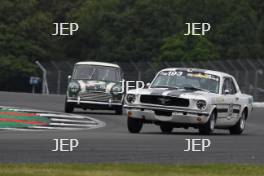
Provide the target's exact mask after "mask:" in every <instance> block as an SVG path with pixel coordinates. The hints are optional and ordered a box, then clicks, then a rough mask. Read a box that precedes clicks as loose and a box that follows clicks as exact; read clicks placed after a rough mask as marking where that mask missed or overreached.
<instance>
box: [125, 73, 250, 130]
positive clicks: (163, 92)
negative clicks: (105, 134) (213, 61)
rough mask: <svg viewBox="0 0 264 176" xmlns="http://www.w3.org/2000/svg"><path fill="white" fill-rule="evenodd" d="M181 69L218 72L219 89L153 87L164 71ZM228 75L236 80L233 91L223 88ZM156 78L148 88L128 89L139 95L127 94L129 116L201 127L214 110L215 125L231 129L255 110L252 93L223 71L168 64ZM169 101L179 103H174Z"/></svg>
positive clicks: (130, 92)
mask: <svg viewBox="0 0 264 176" xmlns="http://www.w3.org/2000/svg"><path fill="white" fill-rule="evenodd" d="M181 71H184V72H186V74H188V75H189V74H190V75H192V74H193V75H195V74H196V75H195V76H198V77H199V76H200V77H201V78H203V76H204V75H206V76H207V75H213V76H215V77H216V78H217V81H219V88H218V89H219V90H218V92H215V93H212V92H207V91H203V90H191V91H186V90H184V89H169V88H152V87H153V82H154V80H155V79H156V78H157V76H158V75H160V74H161V73H167V72H168V73H170V72H175V73H176V74H177V73H178V72H181ZM200 73H201V74H200ZM199 74H200V75H199ZM218 78H219V80H218ZM214 79H215V78H214ZM225 79H228V81H229V84H230V81H231V80H232V81H233V85H234V87H235V89H236V90H235V92H234V93H229V92H228V90H223V84H224V80H225ZM154 80H153V81H152V83H151V84H150V86H149V88H147V89H134V90H130V91H128V92H127V96H130V95H135V97H136V98H135V100H134V102H133V103H131V102H128V100H127V96H126V98H125V105H124V108H125V109H126V111H127V114H128V116H129V117H128V118H133V119H141V122H143V123H149V122H150V123H155V124H157V125H160V124H162V123H163V124H164V123H166V124H169V125H170V126H171V127H184V128H188V127H195V128H199V127H202V126H203V125H204V124H206V123H208V120H209V119H210V117H211V114H212V113H215V116H216V117H215V124H214V127H213V128H219V129H229V128H232V127H233V126H235V125H236V124H237V123H238V122H239V120H240V119H241V116H242V115H243V113H244V114H245V120H246V119H247V118H248V117H249V116H250V114H251V112H252V110H253V107H252V103H253V97H252V96H250V95H247V94H243V93H241V91H240V89H239V86H238V84H237V82H236V80H235V78H234V77H233V76H231V75H229V74H226V73H223V72H217V71H211V70H203V69H193V68H167V69H163V70H161V71H160V72H159V73H158V74H157V75H156V77H155V78H154ZM228 81H227V82H228ZM226 84H228V83H225V86H226ZM233 89H234V88H233ZM225 91H226V92H225ZM232 91H233V90H232ZM199 100H203V101H205V102H206V106H205V107H204V108H201V109H199V108H198V106H197V101H199ZM169 102H174V103H176V104H179V105H172V104H169ZM181 102H182V104H181ZM184 102H185V103H184ZM187 102H189V103H187ZM241 123H242V122H241ZM243 123H244V122H243ZM242 125H245V124H242ZM212 130H213V129H212ZM243 130H244V129H243ZM243 130H242V131H243Z"/></svg>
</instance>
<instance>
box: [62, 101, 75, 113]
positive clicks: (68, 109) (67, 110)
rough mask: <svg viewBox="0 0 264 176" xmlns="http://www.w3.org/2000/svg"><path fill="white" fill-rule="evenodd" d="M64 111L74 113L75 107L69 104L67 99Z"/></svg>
mask: <svg viewBox="0 0 264 176" xmlns="http://www.w3.org/2000/svg"><path fill="white" fill-rule="evenodd" d="M64 111H65V112H66V113H72V112H73V111H74V106H73V104H71V103H69V102H67V99H66V100H65V105H64Z"/></svg>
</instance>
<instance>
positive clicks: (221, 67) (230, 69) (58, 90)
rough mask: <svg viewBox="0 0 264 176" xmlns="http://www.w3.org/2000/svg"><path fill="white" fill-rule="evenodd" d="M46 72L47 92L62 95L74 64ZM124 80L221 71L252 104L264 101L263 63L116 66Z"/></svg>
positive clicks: (58, 64) (47, 64)
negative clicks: (183, 70) (168, 71)
mask: <svg viewBox="0 0 264 176" xmlns="http://www.w3.org/2000/svg"><path fill="white" fill-rule="evenodd" d="M41 64H42V65H43V66H44V67H45V69H46V70H47V82H48V86H49V92H50V93H52V94H65V92H66V88H67V77H68V75H69V74H71V73H72V68H73V65H74V62H66V61H65V62H63V61H62V62H55V61H50V62H43V63H41ZM117 64H119V65H120V67H121V68H122V70H123V73H124V78H125V79H126V80H141V81H144V82H150V81H151V80H152V79H153V77H154V76H155V74H156V73H157V72H158V71H159V70H161V69H163V68H167V67H191V68H203V69H210V70H216V71H222V72H226V73H229V74H231V75H233V76H234V77H235V78H236V79H237V81H238V84H239V86H240V89H241V90H242V92H243V93H247V94H251V95H253V96H254V100H255V101H264V80H263V76H264V72H263V70H264V59H243V60H236V59H232V60H216V61H207V62H205V61H198V62H197V61H196V62H195V61H188V62H181V61H179V62H162V63H156V62H155V63H154V62H153V63H152V62H145V61H142V62H134V61H129V62H119V63H117Z"/></svg>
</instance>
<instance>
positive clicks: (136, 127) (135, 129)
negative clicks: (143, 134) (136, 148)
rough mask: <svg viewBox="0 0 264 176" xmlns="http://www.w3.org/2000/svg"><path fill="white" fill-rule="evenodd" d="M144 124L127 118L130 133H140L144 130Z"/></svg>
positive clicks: (138, 120)
mask: <svg viewBox="0 0 264 176" xmlns="http://www.w3.org/2000/svg"><path fill="white" fill-rule="evenodd" d="M142 126H143V122H142V121H141V119H135V118H131V117H128V118H127V128H128V131H129V132H130V133H139V132H140V131H141V129H142Z"/></svg>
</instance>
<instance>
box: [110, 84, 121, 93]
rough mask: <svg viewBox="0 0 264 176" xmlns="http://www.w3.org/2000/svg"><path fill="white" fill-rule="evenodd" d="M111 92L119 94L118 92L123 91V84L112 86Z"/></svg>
mask: <svg viewBox="0 0 264 176" xmlns="http://www.w3.org/2000/svg"><path fill="white" fill-rule="evenodd" d="M111 92H112V94H114V95H118V94H120V93H122V88H121V86H119V85H115V86H114V87H113V88H112V90H111Z"/></svg>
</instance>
